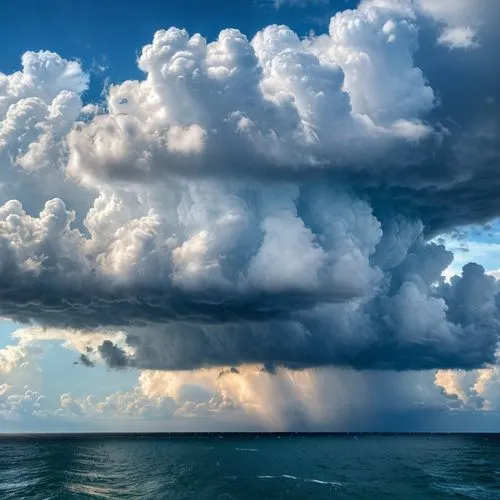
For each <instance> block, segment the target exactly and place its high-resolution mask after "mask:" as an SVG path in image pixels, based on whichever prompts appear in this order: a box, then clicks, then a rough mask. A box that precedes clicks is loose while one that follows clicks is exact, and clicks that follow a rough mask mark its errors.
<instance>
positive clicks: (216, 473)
mask: <svg viewBox="0 0 500 500" xmlns="http://www.w3.org/2000/svg"><path fill="white" fill-rule="evenodd" d="M14 498H15V499H18V498H27V499H31V498H33V499H52V498H53V499H73V498H75V499H78V498H81V499H85V498H120V499H121V498H137V499H146V498H147V499H149V498H151V499H154V498H158V499H167V498H172V499H184V498H193V499H200V500H202V499H209V498H210V499H212V498H215V499H227V500H229V499H260V498H263V499H264V498H286V499H294V498H295V499H307V498H314V499H321V498H345V499H348V498H353V499H399V498H400V499H405V500H410V499H419V500H421V499H426V498H432V499H451V498H475V499H481V500H487V499H500V437H496V436H480V435H447V436H445V435H434V436H425V435H420V436H367V435H363V436H356V437H354V436H284V435H282V436H279V437H278V436H272V435H271V436H266V437H263V436H225V437H224V438H219V437H218V436H210V437H201V436H198V437H196V438H193V437H191V438H188V437H182V438H179V437H177V438H175V439H172V438H168V437H166V436H142V437H141V436H115V437H110V436H107V437H105V436H95V435H94V436H87V437H82V436H80V437H79V436H73V437H66V438H61V437H58V438H56V437H52V438H49V437H31V438H29V437H24V438H16V439H13V438H2V437H0V499H2V500H7V499H14Z"/></svg>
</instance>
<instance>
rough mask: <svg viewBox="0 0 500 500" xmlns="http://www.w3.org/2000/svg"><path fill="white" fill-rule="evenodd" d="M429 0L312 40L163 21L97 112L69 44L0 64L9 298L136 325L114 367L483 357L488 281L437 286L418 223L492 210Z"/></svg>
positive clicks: (488, 344)
mask: <svg viewBox="0 0 500 500" xmlns="http://www.w3.org/2000/svg"><path fill="white" fill-rule="evenodd" d="M419 5H420V7H418V8H417V7H416V4H415V3H413V2H391V1H369V2H368V1H367V2H363V3H362V4H361V5H360V6H359V7H358V8H357V9H355V10H348V11H344V12H340V13H337V14H336V15H335V16H334V17H333V18H332V19H331V22H330V27H329V32H328V33H325V34H323V35H318V36H310V37H308V38H306V39H304V40H301V39H300V38H299V37H298V36H297V35H296V34H295V33H294V32H293V31H292V30H290V29H289V28H287V27H285V26H269V27H266V28H264V29H263V30H261V31H260V32H258V33H257V34H256V35H255V37H254V38H253V40H248V39H247V38H246V36H245V35H243V34H242V33H240V32H239V31H238V30H234V29H228V30H224V31H222V32H221V33H220V35H219V37H218V38H217V40H215V41H214V42H210V43H209V42H207V40H206V39H204V38H203V37H202V36H201V35H198V34H196V35H192V36H191V35H189V34H188V33H187V32H186V31H185V30H180V29H176V28H170V29H168V30H161V31H158V32H157V33H156V34H155V35H154V38H153V41H152V43H151V44H150V45H147V46H146V47H144V48H143V50H142V52H141V55H140V56H139V59H138V65H139V68H140V69H141V70H142V71H143V72H144V74H145V77H144V79H143V80H141V81H132V80H130V81H125V82H122V83H120V84H116V85H112V86H111V87H110V88H109V91H108V94H107V102H106V106H104V107H103V106H102V105H101V106H100V107H99V106H95V107H93V108H92V109H91V111H90V113H91V114H90V116H89V114H88V112H87V111H88V110H89V109H90V108H88V107H86V108H82V101H81V95H82V93H83V92H84V91H85V89H86V86H87V84H88V78H87V75H86V74H85V72H84V71H83V69H82V68H81V66H80V64H79V63H78V62H74V61H66V60H64V59H62V58H61V57H59V56H58V55H56V54H53V53H50V52H38V53H36V52H30V53H27V54H25V55H24V56H23V60H22V64H23V69H22V71H20V72H16V73H13V74H11V75H3V74H0V119H1V124H0V161H1V162H2V174H1V175H2V177H1V179H2V185H1V189H0V195H1V199H2V201H3V202H4V203H3V205H2V206H1V207H0V315H1V316H5V317H10V318H12V319H14V320H16V321H22V322H30V321H33V322H36V323H39V324H41V325H43V326H59V327H61V326H62V327H68V328H76V329H81V330H94V329H98V328H100V329H102V328H109V329H112V330H123V331H124V332H125V335H127V343H128V347H129V348H130V349H129V350H127V351H124V350H123V349H122V348H121V347H118V346H116V345H114V344H113V343H112V342H111V341H105V342H104V343H103V344H102V345H101V346H100V347H99V349H98V351H99V353H100V355H101V357H102V358H103V359H104V360H105V361H106V362H107V363H108V364H109V365H110V366H113V367H116V368H124V367H126V366H134V367H138V368H148V369H169V370H182V369H194V368H199V367H206V366H213V365H216V366H219V365H221V366H238V365H240V364H245V363H262V364H265V365H266V366H278V365H282V366H286V367H290V368H298V369H299V368H306V367H314V366H320V365H337V366H351V367H354V368H357V369H397V370H418V369H427V368H476V367H481V366H483V365H485V364H488V363H493V362H494V361H495V350H496V345H497V342H498V332H499V320H500V316H499V303H500V298H499V295H498V283H497V281H496V280H495V279H494V278H493V277H491V276H488V275H487V274H486V273H485V270H484V269H483V268H482V267H481V266H479V265H478V264H468V265H467V266H465V267H464V270H463V273H462V275H461V276H458V277H455V278H453V279H452V280H451V282H450V283H446V282H445V281H444V279H443V278H442V273H443V271H444V270H445V269H446V268H447V267H448V266H449V265H450V263H451V261H452V259H453V254H452V253H451V252H449V251H448V250H446V249H445V248H444V247H443V246H442V245H437V244H435V243H433V242H431V241H429V237H430V236H431V235H435V234H437V233H439V232H440V231H442V230H444V229H449V228H453V227H456V226H458V225H463V224H467V223H473V222H483V221H486V220H488V219H491V218H492V217H495V216H497V215H499V214H498V206H497V203H496V198H495V197H496V194H495V195H494V193H496V192H497V189H498V181H497V180H496V178H495V175H494V172H495V168H496V166H497V165H498V159H499V156H498V152H499V149H498V128H497V126H496V124H495V123H493V122H492V121H491V113H492V110H493V109H494V104H492V106H493V108H492V109H490V108H487V107H485V111H484V117H483V119H482V121H481V125H480V127H479V125H478V126H477V127H476V125H475V124H473V123H464V124H462V125H461V126H460V127H457V126H455V125H453V126H445V125H444V122H445V121H446V120H445V117H444V116H441V115H440V111H439V108H440V101H442V102H445V101H446V93H443V94H442V95H439V94H438V93H437V91H435V90H434V89H433V87H432V81H428V80H427V79H426V76H425V67H423V68H421V67H419V66H417V65H416V64H415V54H416V53H417V51H418V41H419V22H420V20H421V18H422V16H431V14H429V11H428V7H425V5H427V3H426V2H424V1H423V0H422V1H421V2H420V3H419ZM426 9H427V10H426ZM443 12H445V11H443ZM443 12H441V11H440V13H439V16H438V14H436V13H433V14H432V16H434V17H432V16H431V18H432V19H438V20H439V22H441V23H443V22H444V21H443V16H444V15H445V13H443ZM436 16H437V17H436ZM450 19H451V18H450ZM457 22H458V21H457V20H456V19H455V18H454V19H453V20H449V23H448V25H449V26H451V27H453V26H456V25H457ZM445 24H446V23H445ZM436 50H437V51H438V50H442V48H440V47H439V44H438V45H436ZM457 50H458V48H457ZM483 50H487V47H483V46H481V47H478V48H477V50H475V51H474V53H480V52H481V51H483ZM441 56H442V55H441ZM441 56H440V57H441ZM450 85H451V84H450ZM478 92H480V89H479V90H478ZM82 110H83V111H82ZM474 127H476V128H474ZM478 127H479V128H478ZM485 127H486V128H485ZM485 130H487V133H486V132H484V131H485ZM85 359H86V360H87V361H89V360H88V359H87V358H85ZM81 362H82V363H84V364H90V363H87V362H86V361H85V360H84V359H83V358H82V360H81Z"/></svg>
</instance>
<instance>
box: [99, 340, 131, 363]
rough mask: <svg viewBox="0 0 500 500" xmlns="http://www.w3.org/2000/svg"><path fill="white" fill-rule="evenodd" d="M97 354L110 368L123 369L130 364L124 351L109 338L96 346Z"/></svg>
mask: <svg viewBox="0 0 500 500" xmlns="http://www.w3.org/2000/svg"><path fill="white" fill-rule="evenodd" d="M98 351H99V354H100V355H101V357H102V359H104V361H105V362H106V364H107V365H108V366H109V367H111V368H116V369H123V368H126V367H128V366H130V365H131V362H130V360H129V358H128V356H127V354H126V353H125V351H124V350H123V349H122V348H121V347H119V346H117V345H115V344H113V342H111V341H110V340H105V341H104V342H103V343H102V344H101V345H100V346H99V347H98Z"/></svg>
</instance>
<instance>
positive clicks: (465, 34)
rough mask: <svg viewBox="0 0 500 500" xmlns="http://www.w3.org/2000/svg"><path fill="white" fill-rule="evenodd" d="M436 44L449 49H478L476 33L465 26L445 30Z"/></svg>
mask: <svg viewBox="0 0 500 500" xmlns="http://www.w3.org/2000/svg"><path fill="white" fill-rule="evenodd" d="M438 43H440V44H441V45H446V46H447V47H449V48H450V49H475V48H478V47H479V43H478V42H477V41H476V32H475V31H474V30H473V29H472V28H469V27H467V26H457V27H454V28H445V29H444V30H443V32H442V33H441V35H440V37H439V38H438Z"/></svg>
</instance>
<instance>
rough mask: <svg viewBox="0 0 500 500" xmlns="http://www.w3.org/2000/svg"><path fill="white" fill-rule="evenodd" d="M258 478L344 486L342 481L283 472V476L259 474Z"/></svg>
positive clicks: (337, 486)
mask: <svg viewBox="0 0 500 500" xmlns="http://www.w3.org/2000/svg"><path fill="white" fill-rule="evenodd" d="M257 478H258V479H293V480H294V481H303V482H305V483H316V484H324V485H330V486H335V487H336V488H340V487H341V486H342V483H339V482H338V481H323V480H321V479H304V478H301V477H297V476H291V475H290V474H281V476H268V475H263V476H257Z"/></svg>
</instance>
